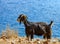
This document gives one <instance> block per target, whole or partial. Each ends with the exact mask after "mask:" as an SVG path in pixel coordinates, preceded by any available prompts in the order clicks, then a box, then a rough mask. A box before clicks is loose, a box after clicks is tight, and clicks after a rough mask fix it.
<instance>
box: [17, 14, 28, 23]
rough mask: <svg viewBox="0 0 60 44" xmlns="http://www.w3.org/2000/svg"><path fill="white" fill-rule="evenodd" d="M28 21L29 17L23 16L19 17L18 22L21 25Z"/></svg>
mask: <svg viewBox="0 0 60 44" xmlns="http://www.w3.org/2000/svg"><path fill="white" fill-rule="evenodd" d="M26 19H27V16H26V15H24V14H21V15H19V17H18V19H17V21H18V22H20V23H21V22H24V21H25V20H26Z"/></svg>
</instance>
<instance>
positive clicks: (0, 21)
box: [0, 0, 60, 38]
mask: <svg viewBox="0 0 60 44" xmlns="http://www.w3.org/2000/svg"><path fill="white" fill-rule="evenodd" d="M20 14H25V15H26V16H27V17H28V20H29V21H31V22H46V23H48V24H49V23H50V21H51V20H53V21H54V24H53V27H52V37H57V38H60V0H0V32H1V31H2V30H5V29H6V26H7V24H9V26H10V28H11V29H16V30H17V31H18V33H19V35H20V36H25V27H24V24H21V25H20V24H19V23H18V22H17V18H18V16H19V15H20Z"/></svg>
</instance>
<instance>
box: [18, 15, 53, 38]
mask: <svg viewBox="0 0 60 44" xmlns="http://www.w3.org/2000/svg"><path fill="white" fill-rule="evenodd" d="M17 21H18V22H19V23H21V22H23V23H24V25H25V33H26V36H27V37H28V38H29V37H30V38H31V39H33V35H38V36H41V35H43V38H47V39H51V26H52V23H53V21H51V23H50V24H46V23H44V22H29V21H28V20H27V16H25V15H24V14H21V15H20V16H19V17H18V19H17Z"/></svg>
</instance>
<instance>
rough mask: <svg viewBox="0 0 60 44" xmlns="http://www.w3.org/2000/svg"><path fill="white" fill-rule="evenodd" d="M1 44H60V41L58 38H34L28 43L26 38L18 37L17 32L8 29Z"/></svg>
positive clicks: (1, 36)
mask: <svg viewBox="0 0 60 44" xmlns="http://www.w3.org/2000/svg"><path fill="white" fill-rule="evenodd" d="M0 44H60V40H59V39H58V38H52V39H50V40H46V39H39V38H34V39H33V40H32V41H28V40H27V38H26V37H20V36H18V33H17V32H16V31H14V30H10V29H7V30H5V31H3V32H2V34H1V35H0Z"/></svg>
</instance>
